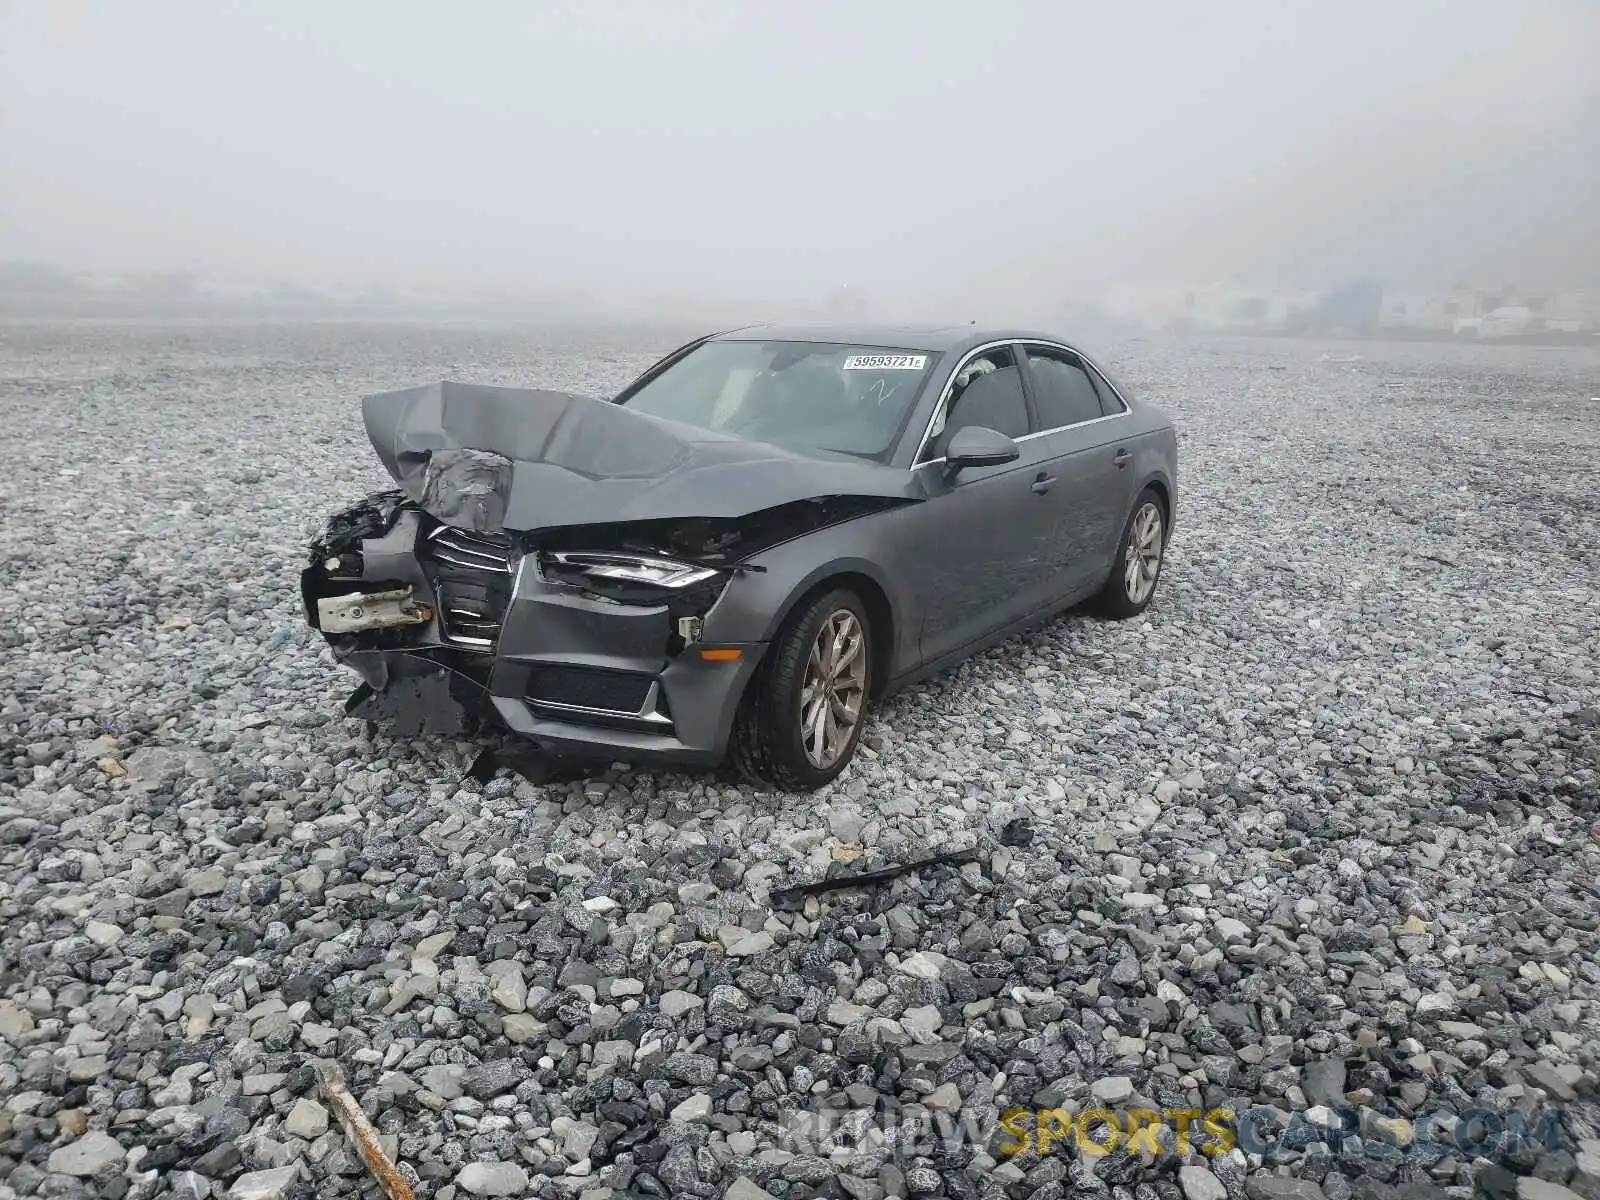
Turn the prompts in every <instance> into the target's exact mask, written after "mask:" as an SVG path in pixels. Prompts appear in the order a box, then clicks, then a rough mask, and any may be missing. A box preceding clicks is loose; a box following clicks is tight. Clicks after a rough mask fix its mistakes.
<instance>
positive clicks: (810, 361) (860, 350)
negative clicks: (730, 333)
mask: <svg viewBox="0 0 1600 1200" xmlns="http://www.w3.org/2000/svg"><path fill="white" fill-rule="evenodd" d="M937 357H938V356H937V355H935V354H931V353H929V352H928V351H925V350H909V349H897V348H893V347H888V348H886V347H882V346H851V345H843V344H840V343H836V342H788V341H776V342H759V341H749V342H743V341H714V342H706V343H705V344H703V345H701V346H698V347H696V348H695V349H694V350H691V351H690V352H689V353H688V354H686V355H684V356H683V357H682V358H681V359H679V360H678V361H677V362H675V363H673V364H672V365H671V366H669V367H668V368H667V369H666V370H664V371H663V372H662V373H661V374H660V375H657V376H656V377H655V378H654V379H652V380H650V381H649V382H647V383H645V384H644V385H643V386H641V387H640V388H639V389H638V390H637V391H635V392H633V393H632V394H631V395H629V396H627V397H626V398H625V399H624V400H623V401H622V403H623V404H625V405H626V406H627V407H628V408H630V409H634V410H636V411H638V412H642V413H648V414H649V415H651V416H655V417H664V418H666V419H667V420H669V421H678V422H681V423H682V424H685V425H693V426H695V427H696V428H699V429H709V430H712V431H713V432H716V433H726V434H731V435H733V436H735V437H741V438H748V439H750V440H751V441H757V442H767V443H770V444H771V445H774V446H780V447H782V448H783V449H785V450H792V451H794V452H795V453H797V454H805V455H808V456H812V457H818V458H838V457H845V458H865V459H870V460H872V461H875V462H885V461H887V460H888V458H889V455H890V454H891V453H892V452H893V450H894V447H895V444H896V443H897V442H898V440H899V437H900V431H901V429H902V428H903V427H904V426H905V421H906V416H907V414H909V413H910V411H911V407H912V405H913V404H914V403H915V401H916V398H917V394H918V393H919V392H920V391H921V390H922V384H923V381H924V380H926V379H927V377H928V374H929V372H930V371H931V370H932V369H933V364H934V360H935V359H936V358H937Z"/></svg>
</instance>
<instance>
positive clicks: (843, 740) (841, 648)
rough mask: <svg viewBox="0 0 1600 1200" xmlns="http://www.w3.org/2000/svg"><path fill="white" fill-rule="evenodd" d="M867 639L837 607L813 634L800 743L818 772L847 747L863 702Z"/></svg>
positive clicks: (852, 617) (856, 623) (803, 692)
mask: <svg viewBox="0 0 1600 1200" xmlns="http://www.w3.org/2000/svg"><path fill="white" fill-rule="evenodd" d="M866 650H867V635H866V631H865V630H864V629H862V627H861V622H860V620H859V619H858V618H857V617H856V614H855V613H853V612H851V611H850V610H849V609H848V608H838V609H835V610H834V611H833V613H832V614H831V615H830V616H829V617H828V619H827V620H826V621H824V622H823V623H822V628H821V629H819V630H817V636H816V639H815V640H814V641H813V642H812V643H811V654H810V657H809V658H808V659H807V661H806V671H805V676H804V678H803V681H802V683H801V686H800V741H801V744H802V745H804V747H805V752H806V758H807V759H809V760H810V762H811V765H812V766H814V767H816V768H817V769H819V770H827V769H828V768H829V767H831V766H833V764H834V763H836V762H838V761H839V756H840V755H841V754H843V753H844V751H845V748H846V747H848V746H849V745H850V739H851V737H852V736H853V735H854V734H855V731H856V726H857V725H859V724H860V723H861V713H862V710H863V708H864V706H865V704H866V698H867V653H866Z"/></svg>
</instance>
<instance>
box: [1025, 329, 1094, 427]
mask: <svg viewBox="0 0 1600 1200" xmlns="http://www.w3.org/2000/svg"><path fill="white" fill-rule="evenodd" d="M1027 353H1028V373H1029V377H1030V378H1031V379H1032V381H1033V401H1034V406H1035V407H1036V408H1037V409H1038V410H1039V428H1040V429H1060V428H1061V427H1062V426H1064V425H1076V424H1078V423H1079V422H1080V421H1093V420H1094V419H1095V418H1097V417H1103V416H1105V415H1106V413H1105V410H1104V409H1103V408H1102V407H1101V403H1100V396H1099V393H1098V392H1096V391H1095V386H1094V383H1093V382H1092V381H1091V380H1090V378H1089V373H1088V371H1087V370H1086V369H1085V366H1084V363H1083V360H1082V359H1080V358H1079V357H1078V356H1077V355H1076V354H1069V353H1067V352H1066V351H1064V350H1055V349H1052V348H1051V347H1049V346H1029V347H1028V351H1027Z"/></svg>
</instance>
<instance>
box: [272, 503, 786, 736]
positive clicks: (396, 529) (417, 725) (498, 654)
mask: <svg viewBox="0 0 1600 1200" xmlns="http://www.w3.org/2000/svg"><path fill="white" fill-rule="evenodd" d="M426 520H427V519H426V518H422V517H419V514H417V513H416V512H414V511H410V510H407V511H402V512H401V513H400V514H399V515H398V517H397V519H396V520H395V522H394V524H393V526H392V527H391V528H389V529H388V530H386V531H384V532H383V533H382V535H381V536H379V537H375V538H369V539H365V540H362V541H360V542H359V543H358V544H355V545H352V546H350V547H347V548H344V549H345V551H346V553H347V554H350V555H351V556H352V559H350V560H347V562H349V561H353V557H354V556H355V555H359V561H360V567H359V579H355V578H354V575H353V573H352V572H351V570H350V568H349V566H348V565H347V566H346V567H344V568H341V572H342V576H341V577H340V578H330V577H329V575H328V565H329V564H328V561H327V560H326V559H325V560H324V561H319V562H314V563H313V565H312V566H310V567H309V568H307V570H306V571H305V572H304V573H303V576H302V580H301V584H302V593H303V595H304V597H305V605H306V618H307V621H308V622H309V623H310V624H311V625H312V626H313V627H319V618H318V600H319V598H321V597H326V596H333V595H340V594H346V593H348V592H349V591H350V588H351V586H352V582H353V581H354V583H355V586H359V587H361V588H363V589H368V590H370V589H373V588H375V587H376V586H377V585H380V584H381V585H384V586H385V587H388V586H391V585H394V584H400V585H403V586H405V587H407V588H409V589H410V592H411V594H412V595H413V596H414V597H415V599H416V600H417V601H418V602H419V603H420V605H421V612H422V613H423V614H424V616H425V619H424V620H421V621H414V622H412V623H410V624H408V625H406V626H404V627H396V628H389V629H380V630H366V631H362V632H357V633H328V632H324V637H325V638H326V639H327V641H328V643H329V645H330V646H331V647H332V648H333V652H334V656H335V657H336V658H338V659H339V660H340V661H341V662H342V663H344V664H345V665H346V666H348V667H350V668H351V669H352V670H353V671H355V672H356V673H357V674H358V675H359V676H360V677H361V679H362V682H363V685H364V686H363V687H362V688H361V689H359V690H358V691H357V693H356V694H355V695H354V696H352V697H351V700H350V703H349V704H348V705H347V706H346V711H347V713H348V714H349V715H351V716H354V717H360V718H364V719H368V720H374V721H378V722H381V723H383V724H385V725H386V726H388V727H389V728H390V729H391V730H392V731H393V732H395V733H397V734H406V735H409V734H420V733H435V734H441V735H447V736H448V735H453V734H459V733H463V732H465V731H467V730H468V729H470V728H471V727H472V725H473V724H474V723H475V722H477V721H487V722H489V723H491V724H494V725H498V726H500V727H502V728H504V729H506V730H509V731H510V732H512V733H515V734H518V735H520V736H522V737H525V738H527V739H528V740H530V741H531V742H533V743H534V744H536V745H538V746H539V747H541V748H542V749H544V750H546V751H548V752H550V753H554V754H563V755H573V756H584V757H588V756H605V757H610V758H617V759H624V760H650V761H663V762H677V763H684V764H698V765H711V764H714V763H716V762H718V761H720V760H721V759H722V757H723V755H724V754H725V752H726V750H727V744H728V737H729V734H730V732H731V730H732V727H733V722H734V717H735V715H736V713H737V711H738V707H739V703H740V700H741V698H742V697H743V695H744V691H745V685H746V684H747V683H748V682H749V679H750V676H751V675H752V674H753V672H754V671H755V669H756V667H757V664H758V663H759V662H760V659H761V655H762V654H763V653H764V652H765V649H766V645H765V643H751V642H746V643H739V644H737V645H735V644H732V643H724V642H719V643H717V645H718V646H719V647H724V648H736V649H738V650H739V651H741V653H740V655H739V657H738V658H737V659H736V660H731V661H730V660H729V659H727V658H721V659H716V660H708V659H704V658H702V657H701V655H700V653H699V651H700V648H701V647H700V646H699V645H698V644H697V645H690V646H684V645H682V643H681V641H680V640H679V639H678V638H677V636H676V633H675V629H674V622H673V620H672V617H671V615H670V614H669V612H668V611H667V609H666V607H665V606H656V605H641V604H622V603H617V602H615V601H607V600H601V599H598V598H595V597H591V596H588V595H585V594H584V593H582V592H580V591H578V590H576V589H574V588H572V587H571V586H569V585H565V584H560V583H552V582H549V581H546V580H545V579H544V578H543V576H542V575H541V573H540V572H539V570H538V568H537V566H536V565H535V564H534V562H533V560H532V559H531V558H523V559H521V560H513V561H512V562H511V564H510V569H509V570H507V571H505V572H504V573H503V575H501V576H500V577H499V578H498V579H494V578H489V583H490V585H491V588H492V589H497V593H496V599H495V602H494V603H495V606H496V608H497V612H498V611H499V610H498V605H499V604H500V603H502V602H503V604H504V608H503V615H501V616H500V620H499V628H498V630H497V631H496V632H495V633H494V634H493V636H492V637H490V638H487V639H486V638H485V637H484V636H482V635H483V634H484V633H485V630H484V628H483V627H482V626H481V625H480V624H477V623H474V624H471V625H470V626H468V625H464V624H462V623H457V624H456V625H454V626H452V624H451V617H450V614H451V613H452V612H453V611H457V612H458V611H460V606H461V604H462V603H463V601H461V599H460V597H461V596H462V595H464V594H466V593H467V592H468V591H469V590H470V589H471V588H472V586H473V584H472V583H471V582H470V581H466V582H464V581H463V578H462V575H461V573H460V572H459V571H456V572H453V573H452V571H451V568H449V567H448V566H445V567H440V566H439V565H438V564H437V563H436V562H435V561H434V560H433V559H432V558H430V556H429V551H428V549H427V547H426V545H425V540H424V534H425V533H426V531H427V528H428V527H427V525H426V524H425V522H426ZM486 578H488V577H487V576H486ZM706 624H707V625H710V624H712V622H711V620H710V619H709V617H708V619H707V621H706ZM464 629H466V630H468V631H469V632H470V636H467V635H466V634H464V632H463V630H464ZM486 641H487V644H485V642H486Z"/></svg>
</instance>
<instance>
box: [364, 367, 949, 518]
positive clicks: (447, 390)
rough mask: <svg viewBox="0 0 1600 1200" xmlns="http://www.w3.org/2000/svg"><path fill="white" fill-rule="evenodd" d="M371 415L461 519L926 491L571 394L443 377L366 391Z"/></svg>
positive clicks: (407, 481)
mask: <svg viewBox="0 0 1600 1200" xmlns="http://www.w3.org/2000/svg"><path fill="white" fill-rule="evenodd" d="M362 413H363V416H364V418H365V420H366V426H367V436H368V437H369V438H371V440H372V445H373V448H374V449H375V450H376V451H377V452H378V457H379V458H380V459H381V460H382V461H383V465H384V467H385V468H386V469H387V470H388V472H389V474H390V475H392V476H394V479H395V481H396V482H397V483H398V484H399V485H400V486H401V488H402V489H403V490H404V491H405V493H406V495H407V496H408V497H409V498H410V499H411V500H412V501H413V502H414V503H416V504H417V505H418V506H420V507H421V508H423V509H424V510H425V511H427V512H428V513H429V514H431V515H432V516H434V517H435V518H437V519H438V520H440V521H442V522H444V523H445V524H447V525H454V526H455V527H457V528H459V529H467V530H474V531H485V530H492V529H499V528H505V529H510V530H515V531H526V530H532V529H546V528H550V527H553V526H562V525H590V524H595V523H598V522H607V521H633V520H650V519H654V518H663V517H666V518H676V517H713V518H714V517H738V516H742V515H744V514H747V513H753V512H758V511H760V510H762V509H767V508H773V507H775V506H777V505H780V504H787V503H790V502H792V501H796V500H810V499H815V498H819V497H824V496H871V497H882V498H885V499H898V500H904V501H914V500H920V499H922V493H921V490H920V488H919V487H918V485H917V482H916V477H915V475H914V474H913V473H912V472H910V471H902V470H895V469H893V468H890V467H884V466H879V465H878V464H875V463H866V462H861V463H856V462H848V461H840V462H829V461H824V460H820V459H814V458H806V457H803V456H801V455H798V454H792V453H790V452H788V451H786V450H782V449H780V448H778V447H775V446H770V445H766V444H765V443H761V442H748V441H744V440H742V439H740V438H736V437H730V436H728V435H725V434H719V433H713V432H710V431H708V430H703V429H695V428H693V427H691V426H687V425H680V424H678V423H677V422H674V421H667V420H663V419H661V418H659V417H651V416H646V415H644V414H643V413H637V412H633V411H630V410H629V409H628V408H626V407H621V406H618V405H615V404H611V403H609V402H608V401H605V400H597V399H593V398H591V397H587V396H576V395H569V394H567V393H565V392H548V391H538V390H535V389H532V388H511V387H488V386H483V385H478V384H464V383H450V382H440V383H433V384H428V385H426V386H423V387H417V388H408V389H405V390H403V391H395V392H383V393H379V394H377V395H372V396H367V397H366V398H365V399H363V401H362Z"/></svg>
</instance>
